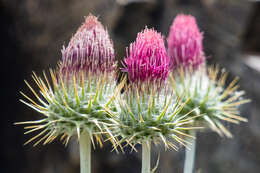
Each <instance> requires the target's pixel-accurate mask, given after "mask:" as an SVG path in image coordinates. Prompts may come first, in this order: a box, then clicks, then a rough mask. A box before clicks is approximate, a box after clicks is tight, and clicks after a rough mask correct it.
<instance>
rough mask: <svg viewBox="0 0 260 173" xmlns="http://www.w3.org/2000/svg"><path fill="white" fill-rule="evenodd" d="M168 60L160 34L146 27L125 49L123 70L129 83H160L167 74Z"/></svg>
mask: <svg viewBox="0 0 260 173" xmlns="http://www.w3.org/2000/svg"><path fill="white" fill-rule="evenodd" d="M169 61H170V59H169V58H168V55H167V52H166V49H165V46H164V41H163V37H162V35H161V34H160V33H158V32H156V31H155V30H153V29H147V28H146V29H144V30H143V31H142V32H140V33H138V35H137V38H136V41H135V42H134V43H131V44H130V47H129V51H128V49H127V55H126V58H125V60H124V64H125V67H124V68H123V71H124V72H127V73H128V77H129V80H130V82H131V83H143V82H145V81H149V82H155V83H156V82H159V83H160V82H162V81H164V80H165V79H166V78H167V76H168V72H169Z"/></svg>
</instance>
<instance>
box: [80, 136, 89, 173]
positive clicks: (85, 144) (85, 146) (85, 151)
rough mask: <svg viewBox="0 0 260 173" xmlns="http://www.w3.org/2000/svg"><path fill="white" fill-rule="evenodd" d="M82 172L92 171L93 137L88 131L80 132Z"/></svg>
mask: <svg viewBox="0 0 260 173" xmlns="http://www.w3.org/2000/svg"><path fill="white" fill-rule="evenodd" d="M79 145H80V173H90V172H91V139H90V136H89V133H88V132H87V131H83V132H82V133H81V134H80V139H79Z"/></svg>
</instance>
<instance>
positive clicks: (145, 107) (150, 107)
mask: <svg viewBox="0 0 260 173" xmlns="http://www.w3.org/2000/svg"><path fill="white" fill-rule="evenodd" d="M163 84H164V86H165V87H159V88H158V87H157V86H156V85H155V84H151V85H150V86H149V87H147V86H146V85H142V87H141V88H138V87H134V86H133V85H132V86H131V87H129V88H128V89H125V91H124V93H122V94H119V96H118V99H116V101H117V103H116V105H117V110H118V114H115V113H113V112H110V114H111V116H112V117H115V121H116V122H117V125H116V126H115V127H114V130H113V133H114V134H115V136H120V137H121V139H120V140H119V143H122V142H126V143H127V145H130V146H131V147H132V148H133V149H134V150H135V145H136V144H142V143H143V142H149V141H150V142H153V143H155V144H157V143H159V142H161V141H162V142H163V143H164V144H165V147H166V148H169V147H170V148H173V149H175V150H177V149H178V146H177V145H176V143H175V142H177V143H180V144H182V145H184V146H187V144H188V142H187V141H186V140H184V139H183V137H184V136H187V137H191V136H190V135H188V134H186V133H184V130H188V129H193V128H194V129H195V128H196V127H193V128H192V127H190V126H188V124H189V123H191V122H192V119H193V117H188V115H189V114H190V112H188V113H186V114H182V115H180V112H181V111H182V109H183V108H184V105H185V103H182V104H181V100H182V99H181V98H177V99H174V93H175V92H174V90H172V89H171V87H168V84H167V83H166V82H165V83H163ZM191 112H192V111H191Z"/></svg>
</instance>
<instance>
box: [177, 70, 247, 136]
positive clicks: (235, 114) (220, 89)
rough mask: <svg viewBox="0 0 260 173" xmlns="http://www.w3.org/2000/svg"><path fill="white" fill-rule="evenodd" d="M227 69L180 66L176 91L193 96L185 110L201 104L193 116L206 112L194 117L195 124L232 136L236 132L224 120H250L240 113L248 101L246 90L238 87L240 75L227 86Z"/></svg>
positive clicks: (236, 121) (231, 121)
mask: <svg viewBox="0 0 260 173" xmlns="http://www.w3.org/2000/svg"><path fill="white" fill-rule="evenodd" d="M226 78H227V73H226V72H225V70H222V71H221V72H220V70H219V67H218V66H216V67H209V68H208V71H207V73H204V72H202V71H196V72H194V71H193V72H192V73H191V72H186V73H185V72H184V71H183V70H180V71H178V72H177V74H176V75H175V78H174V79H172V83H173V86H174V90H175V91H176V95H181V94H183V97H184V98H190V99H189V101H188V102H187V103H186V106H185V107H184V109H183V110H182V111H183V113H185V112H189V111H190V110H192V109H194V108H195V107H197V108H198V109H197V111H195V112H193V113H191V114H190V115H189V116H191V117H192V116H196V115H197V114H201V115H202V116H200V117H198V118H196V119H195V120H194V124H196V125H200V126H206V127H209V128H211V129H212V130H213V131H215V132H217V133H218V134H219V135H220V136H226V137H229V138H231V137H232V134H231V133H230V132H229V130H228V129H226V128H225V126H224V125H223V123H222V122H221V121H226V122H230V123H234V124H239V123H240V122H241V121H242V122H247V119H246V118H244V117H241V116H240V115H239V110H238V108H239V106H240V105H241V104H245V103H248V102H249V100H248V99H244V98H243V97H242V96H243V95H244V91H240V90H238V88H239V86H238V85H237V82H238V78H235V79H234V80H233V81H232V82H231V83H229V84H228V85H227V87H226V88H225V83H226Z"/></svg>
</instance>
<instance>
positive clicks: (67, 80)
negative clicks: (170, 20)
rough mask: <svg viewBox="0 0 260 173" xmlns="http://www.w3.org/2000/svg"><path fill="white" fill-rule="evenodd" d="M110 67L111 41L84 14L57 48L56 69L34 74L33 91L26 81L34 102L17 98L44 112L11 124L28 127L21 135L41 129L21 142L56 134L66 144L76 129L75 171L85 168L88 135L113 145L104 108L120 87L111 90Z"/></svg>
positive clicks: (46, 140)
mask: <svg viewBox="0 0 260 173" xmlns="http://www.w3.org/2000/svg"><path fill="white" fill-rule="evenodd" d="M115 68H116V62H115V55H114V48H113V43H112V41H111V40H110V38H109V35H108V33H107V31H106V30H105V29H104V27H103V26H102V24H101V23H100V22H99V21H98V20H97V18H96V17H95V16H93V15H89V16H88V17H86V19H85V22H84V23H83V24H82V26H81V27H80V28H79V29H78V31H77V32H76V34H75V35H74V36H73V37H72V38H71V40H70V42H69V44H68V46H67V47H66V48H65V47H64V48H63V50H62V60H61V62H60V64H59V67H58V70H57V71H52V70H51V71H50V75H51V82H49V80H48V79H47V76H46V74H45V73H43V75H44V79H42V78H40V77H37V76H36V74H35V73H34V74H33V79H34V81H35V83H36V84H37V85H38V87H39V89H40V91H39V92H38V91H35V90H34V89H33V88H32V87H31V86H30V85H29V84H28V83H27V82H26V84H27V85H28V87H29V88H30V89H31V91H32V92H33V94H34V96H35V97H36V99H37V101H38V102H39V104H38V103H37V102H36V101H34V100H33V99H31V98H29V97H28V96H26V95H25V94H24V93H22V95H23V96H24V97H25V98H26V99H27V100H28V101H29V102H26V101H24V100H21V101H22V102H23V103H24V104H26V105H27V106H29V107H31V108H33V109H34V110H36V111H37V112H39V113H41V114H43V115H44V118H43V119H41V120H36V121H26V122H20V123H17V124H26V125H27V124H30V125H29V126H26V127H25V129H29V130H28V131H27V132H26V134H28V133H32V132H35V131H41V132H39V133H38V134H37V135H36V136H35V137H33V138H32V139H30V140H29V141H28V142H26V144H27V143H29V142H32V141H34V140H37V139H38V141H37V142H36V143H35V144H34V145H37V144H39V143H40V142H41V141H43V144H47V143H49V142H52V141H53V140H54V139H55V138H56V137H58V136H61V140H63V141H64V143H65V144H67V143H68V141H69V139H70V137H71V136H72V135H75V134H77V136H78V140H79V144H80V162H81V163H80V164H81V173H90V172H91V142H92V143H93V146H95V142H94V138H95V139H96V141H97V142H98V143H99V144H100V146H102V137H101V135H102V134H105V135H107V136H108V138H110V141H111V142H112V144H114V145H115V144H116V141H115V140H114V138H113V135H112V133H111V132H110V130H109V128H110V124H109V122H111V120H110V119H111V117H110V116H109V115H108V114H107V113H106V111H105V110H107V109H111V108H112V106H111V103H112V100H113V98H114V97H115V94H116V93H118V92H119V91H120V89H119V88H117V89H116V79H115V77H116V76H115V74H116V73H115ZM119 87H120V86H119ZM38 93H40V94H38Z"/></svg>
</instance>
